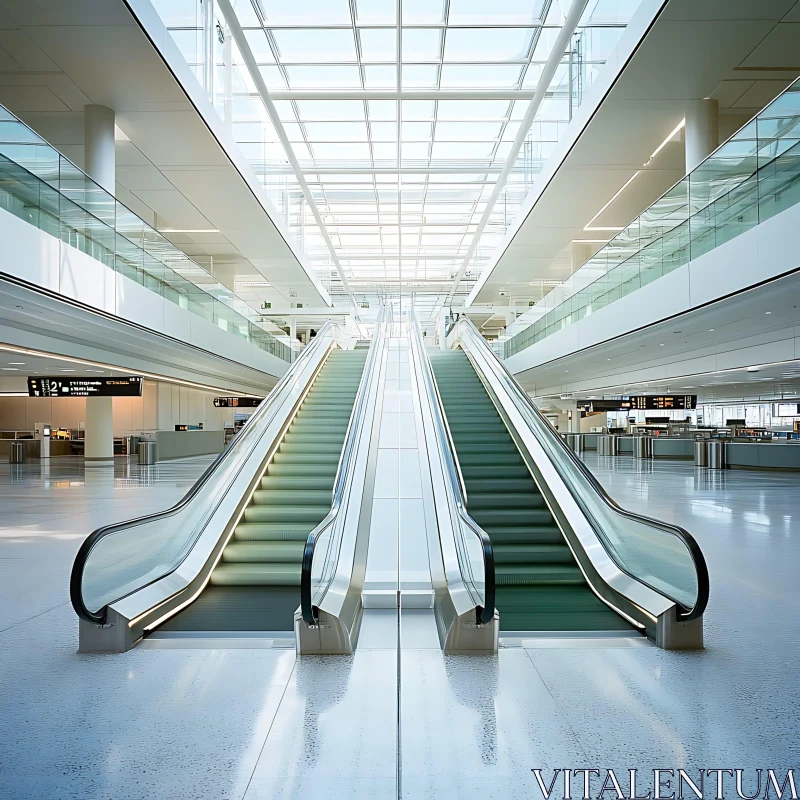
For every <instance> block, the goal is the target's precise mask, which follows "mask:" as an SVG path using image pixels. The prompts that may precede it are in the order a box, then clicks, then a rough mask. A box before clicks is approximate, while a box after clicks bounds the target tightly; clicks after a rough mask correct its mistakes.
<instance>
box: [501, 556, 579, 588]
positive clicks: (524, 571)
mask: <svg viewBox="0 0 800 800" xmlns="http://www.w3.org/2000/svg"><path fill="white" fill-rule="evenodd" d="M495 580H496V581H497V585H498V586H506V585H511V586H513V585H520V584H521V585H535V584H577V585H579V586H580V585H583V583H584V580H583V573H582V572H581V571H580V569H579V568H578V567H576V566H574V562H573V565H569V564H514V565H505V564H501V565H499V566H497V567H495Z"/></svg>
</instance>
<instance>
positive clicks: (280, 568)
mask: <svg viewBox="0 0 800 800" xmlns="http://www.w3.org/2000/svg"><path fill="white" fill-rule="evenodd" d="M300 568H301V564H300V562H299V561H298V562H297V563H295V564H272V563H270V564H225V563H220V564H218V565H217V568H216V569H215V570H214V571H213V572H212V573H211V584H212V586H299V585H300V571H301V569H300Z"/></svg>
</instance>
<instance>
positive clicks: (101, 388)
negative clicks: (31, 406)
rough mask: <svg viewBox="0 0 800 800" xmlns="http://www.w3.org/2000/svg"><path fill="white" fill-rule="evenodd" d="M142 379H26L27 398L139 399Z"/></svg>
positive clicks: (134, 377) (135, 377)
mask: <svg viewBox="0 0 800 800" xmlns="http://www.w3.org/2000/svg"><path fill="white" fill-rule="evenodd" d="M141 396H142V379H141V377H139V376H132V377H130V378H55V377H43V378H39V377H36V378H30V377H29V378H28V397H141Z"/></svg>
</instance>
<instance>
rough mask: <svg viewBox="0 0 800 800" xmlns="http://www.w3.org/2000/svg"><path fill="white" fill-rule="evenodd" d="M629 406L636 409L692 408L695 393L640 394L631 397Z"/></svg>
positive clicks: (695, 401) (695, 398) (695, 399)
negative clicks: (639, 395)
mask: <svg viewBox="0 0 800 800" xmlns="http://www.w3.org/2000/svg"><path fill="white" fill-rule="evenodd" d="M630 401H631V405H630V408H632V409H634V410H637V411H670V410H672V409H674V410H676V411H678V410H680V411H684V410H692V409H695V408H697V395H696V394H679V395H672V394H663V395H662V394H659V395H642V396H641V397H631V398H630Z"/></svg>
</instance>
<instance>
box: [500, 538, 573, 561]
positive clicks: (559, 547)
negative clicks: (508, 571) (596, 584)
mask: <svg viewBox="0 0 800 800" xmlns="http://www.w3.org/2000/svg"><path fill="white" fill-rule="evenodd" d="M494 562H495V564H499V565H503V566H507V565H516V564H572V563H573V562H574V559H573V557H572V551H571V550H570V549H569V547H567V545H565V544H532V543H529V542H526V543H524V544H498V543H495V545H494Z"/></svg>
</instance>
